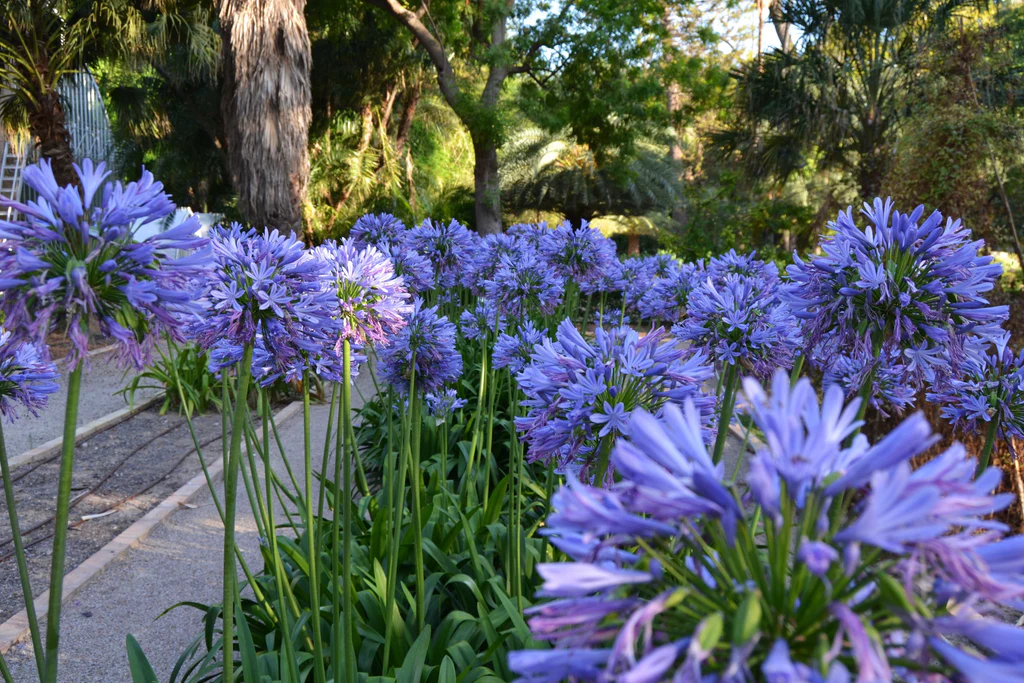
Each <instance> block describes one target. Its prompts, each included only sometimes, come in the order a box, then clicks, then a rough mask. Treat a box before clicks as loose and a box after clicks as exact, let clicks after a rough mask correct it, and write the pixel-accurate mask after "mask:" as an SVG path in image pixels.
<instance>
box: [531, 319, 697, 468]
mask: <svg viewBox="0 0 1024 683" xmlns="http://www.w3.org/2000/svg"><path fill="white" fill-rule="evenodd" d="M595 332H596V335H597V336H596V339H595V340H594V341H593V342H590V341H588V340H586V339H584V338H583V336H582V335H581V334H580V333H579V331H577V330H576V328H575V327H574V326H573V325H572V323H571V322H570V321H569V320H564V321H563V322H562V323H561V324H560V325H559V326H558V332H557V334H556V339H555V340H554V341H552V340H549V339H544V340H543V341H542V342H541V343H540V344H538V345H537V346H536V347H535V348H534V352H533V354H532V356H531V360H530V364H529V365H528V366H527V367H525V368H524V369H523V371H522V372H520V373H519V375H518V376H517V381H518V382H519V388H520V389H521V390H522V391H523V394H524V395H525V396H526V400H524V401H523V405H524V406H526V407H527V408H529V412H528V414H527V415H526V416H525V417H519V418H516V426H517V427H518V429H519V430H520V431H521V432H523V433H524V438H525V439H526V440H527V441H528V442H529V444H530V448H529V453H528V456H529V457H530V458H531V459H532V460H544V461H547V460H551V459H552V458H554V459H555V460H557V461H558V464H559V467H560V468H562V469H565V470H568V471H571V470H573V469H576V468H578V467H581V466H582V467H586V468H592V467H593V466H594V465H595V464H596V461H597V459H598V457H599V455H600V450H601V444H602V443H604V442H606V441H607V442H608V443H609V444H610V443H611V441H612V440H614V438H615V437H617V436H618V435H621V434H626V433H628V432H629V424H630V419H629V418H630V416H631V415H632V414H633V412H634V411H636V410H637V409H645V410H649V411H654V412H657V411H659V410H660V409H661V408H662V406H664V405H666V404H668V403H675V404H682V402H683V401H684V400H685V399H687V398H693V399H694V400H696V402H697V405H698V406H699V407H700V409H701V411H702V415H703V418H704V419H705V420H706V419H708V418H710V412H711V409H712V406H713V404H714V399H713V398H712V397H710V396H707V395H705V394H704V393H703V389H702V385H703V383H704V381H705V380H707V379H708V378H709V377H710V376H711V374H712V369H711V367H710V366H709V365H708V364H707V363H706V362H705V359H704V357H703V356H702V355H700V354H696V355H692V356H691V357H689V358H684V356H685V355H686V354H685V353H684V351H683V350H682V349H681V348H680V347H679V346H678V344H677V343H676V342H674V341H671V340H667V339H666V337H667V335H666V334H665V331H664V330H661V329H659V330H655V331H653V332H651V333H650V334H648V335H647V336H645V337H640V335H639V334H637V332H636V331H635V330H632V329H630V328H628V327H620V328H613V329H612V330H610V331H606V330H604V329H602V328H598V329H597V330H596V331H595ZM591 474H592V473H591Z"/></svg>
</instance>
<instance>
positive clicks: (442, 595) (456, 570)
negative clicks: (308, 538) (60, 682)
mask: <svg viewBox="0 0 1024 683" xmlns="http://www.w3.org/2000/svg"><path fill="white" fill-rule="evenodd" d="M506 486H507V481H506V480H502V482H501V483H499V485H498V487H497V488H496V489H495V495H494V497H493V498H492V499H491V500H492V502H491V504H490V505H488V506H487V507H484V506H483V505H479V504H477V505H467V504H466V502H465V501H464V500H460V499H459V497H458V496H457V495H455V494H452V493H448V492H446V491H438V492H435V495H434V496H433V497H432V498H431V499H430V500H429V501H428V502H427V506H426V509H425V514H424V518H425V529H424V549H425V565H426V583H425V585H426V588H427V591H428V595H427V596H426V599H425V600H424V604H425V605H426V610H427V613H426V627H425V629H424V630H423V631H420V632H418V633H417V629H416V614H415V601H414V600H413V595H412V591H413V590H415V587H414V586H413V580H412V579H413V575H414V568H413V539H412V534H410V533H406V534H405V535H404V536H403V539H402V544H401V547H400V550H399V572H398V576H399V577H403V578H402V586H401V587H400V588H399V592H398V595H399V601H398V603H397V604H396V610H395V612H394V613H393V615H392V617H391V619H392V620H393V627H394V634H393V638H394V641H393V642H394V643H396V645H395V649H394V650H393V652H392V656H391V659H392V666H390V667H389V668H388V670H387V671H383V670H382V663H381V662H382V659H381V658H382V652H383V642H384V638H385V627H386V621H387V618H386V595H387V586H386V581H387V579H386V576H385V566H386V565H385V564H384V563H385V559H384V558H386V556H387V554H388V550H387V548H386V544H387V537H386V534H385V531H384V525H385V524H386V519H387V514H386V513H385V512H384V507H383V506H384V505H385V504H386V503H385V500H384V498H385V496H384V494H383V493H378V494H377V495H375V496H373V497H368V498H363V499H362V500H361V501H360V502H359V504H358V509H357V510H355V511H354V515H353V518H354V519H355V520H356V521H357V523H358V530H357V532H356V536H355V540H356V543H355V545H354V554H353V558H352V559H353V566H354V567H355V568H356V572H357V573H356V576H355V577H354V585H353V586H352V589H353V590H354V591H355V594H356V600H355V605H356V615H355V618H356V625H357V631H358V634H359V636H358V638H359V645H358V647H357V650H356V651H357V656H358V664H357V669H358V671H359V672H360V673H365V674H368V675H369V676H370V677H371V678H373V677H377V676H380V677H381V678H380V679H378V680H382V681H435V680H438V681H439V680H441V679H442V676H444V675H448V674H445V671H448V670H450V668H451V667H452V666H454V668H455V670H456V671H458V673H459V680H461V681H501V680H509V678H510V672H509V670H508V665H507V657H508V652H509V651H511V650H516V649H522V648H523V647H525V646H527V645H530V644H532V640H531V639H530V636H529V630H528V628H527V627H526V624H525V622H524V621H523V618H522V616H521V614H520V610H521V608H522V607H525V606H528V603H526V602H525V601H524V602H523V603H522V604H517V603H516V602H515V601H514V600H513V599H512V598H510V597H509V589H508V586H507V577H506V575H505V573H504V570H503V566H504V562H505V557H504V556H505V553H506V546H507V542H508V539H507V523H506V521H507V520H504V518H503V515H502V505H503V503H504V500H505V497H504V495H499V493H500V492H501V491H504V490H505V488H506ZM327 487H328V491H329V493H328V502H329V503H331V504H332V506H333V502H334V495H333V494H334V492H336V488H335V486H334V485H333V483H332V482H327ZM541 494H542V492H541ZM531 507H532V508H533V510H532V515H531V516H532V517H534V518H535V517H537V516H538V515H539V514H540V512H541V511H542V509H543V500H542V499H540V500H538V499H535V500H534V501H533V502H532V505H531ZM368 520H369V521H368ZM295 531H297V532H298V533H297V535H295V536H292V535H290V534H287V535H286V534H281V535H279V536H278V543H279V544H280V547H281V548H282V560H283V562H282V566H281V571H283V572H284V575H283V577H282V578H283V579H284V585H286V586H289V588H288V596H287V598H288V600H287V601H288V602H292V604H294V605H296V606H297V607H298V609H299V612H298V613H297V614H292V615H291V617H290V619H291V622H290V623H291V624H292V625H293V631H292V637H291V647H292V648H293V650H294V651H295V652H296V653H298V654H297V658H298V661H299V662H300V672H304V671H306V669H307V668H308V666H309V658H310V657H311V654H310V652H309V650H308V642H307V639H306V637H305V635H304V633H305V628H304V626H303V625H304V624H308V622H309V620H310V619H312V618H313V615H312V614H311V613H310V612H309V606H310V605H311V604H312V601H311V599H310V595H309V587H310V585H311V582H310V580H309V575H308V571H309V564H308V562H307V561H306V558H305V555H304V551H303V548H304V547H305V545H306V542H305V540H304V539H305V535H304V534H305V531H304V530H302V529H300V528H296V529H295ZM317 532H318V534H319V538H320V540H319V546H318V547H319V548H320V549H321V552H322V553H323V554H325V556H330V554H331V553H332V552H335V551H334V550H333V547H332V545H331V534H330V523H329V520H318V527H317ZM541 543H542V542H541V541H540V540H539V539H527V541H526V564H525V565H524V567H525V572H526V576H527V577H535V578H536V573H535V572H534V571H533V564H534V563H535V562H536V561H537V560H538V559H539V557H540V552H541ZM263 552H264V561H265V567H266V568H265V569H264V571H263V572H262V573H261V574H259V575H258V576H257V577H256V581H257V583H258V584H259V588H260V593H261V594H262V595H263V599H262V600H251V599H243V600H242V602H241V613H240V617H242V618H240V619H239V620H238V626H239V628H238V632H237V633H236V634H235V647H236V650H235V656H237V657H239V661H240V664H241V666H242V668H243V670H247V671H246V673H245V680H247V681H249V680H253V681H256V680H262V677H269V680H271V681H279V680H286V679H285V678H284V671H286V669H287V667H286V666H285V665H284V663H283V660H282V658H283V656H284V651H283V646H282V643H281V641H280V630H279V622H278V618H277V616H276V615H275V613H274V607H276V606H277V605H279V604H281V602H280V596H279V595H278V585H279V584H278V581H277V577H276V576H275V575H274V573H273V571H272V569H271V568H272V567H274V566H275V562H274V559H273V558H272V557H270V555H269V553H270V549H269V547H267V546H266V545H264V546H263ZM319 566H320V567H321V568H322V569H324V570H326V571H325V572H324V574H323V575H322V576H321V577H320V581H319V586H320V605H321V615H322V616H321V618H322V620H323V624H322V628H321V631H322V632H323V633H324V634H327V635H328V637H329V638H330V637H336V634H337V629H338V628H339V626H338V625H337V624H332V623H331V622H330V618H331V617H330V615H331V612H332V611H331V605H332V603H333V602H334V601H340V600H341V595H340V593H339V590H340V588H341V587H340V586H339V582H338V581H336V580H335V578H334V577H332V576H331V575H330V566H331V562H330V561H329V557H325V558H324V560H323V561H321V562H320V563H319ZM534 587H535V586H534ZM526 592H527V593H532V592H533V588H529V587H528V590H527V591H526ZM183 605H184V606H188V607H192V608H195V609H198V610H200V611H202V612H203V613H204V614H205V615H206V622H207V629H206V631H205V632H204V633H203V634H201V635H199V636H197V638H196V639H195V641H193V643H192V644H191V645H190V646H189V648H188V649H187V650H186V651H185V652H184V653H183V655H182V656H181V658H180V659H179V661H178V663H177V665H176V666H175V675H173V676H172V677H171V679H170V681H171V683H178V682H179V681H181V682H182V683H184V682H185V681H189V682H193V681H216V680H219V679H218V678H217V675H218V673H219V657H220V653H221V651H222V647H223V645H222V639H221V638H220V637H218V636H217V634H216V631H215V630H214V628H213V624H214V623H215V621H216V618H217V616H218V615H219V608H218V607H217V606H216V605H203V604H199V603H184V604H183ZM204 647H205V652H203V653H201V652H200V649H201V648H204ZM324 649H325V651H327V652H330V651H332V650H331V647H330V643H329V642H327V643H325V648H324ZM249 669H251V670H253V671H257V672H258V673H257V674H256V675H255V676H250V673H249V672H248V670H249ZM332 670H336V669H333V667H332V669H329V670H328V677H330V676H331V675H332V674H331V671H332Z"/></svg>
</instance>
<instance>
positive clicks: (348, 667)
mask: <svg viewBox="0 0 1024 683" xmlns="http://www.w3.org/2000/svg"><path fill="white" fill-rule="evenodd" d="M341 362H342V366H343V371H342V372H343V376H342V384H341V412H340V417H341V422H342V424H340V425H338V428H339V429H343V430H344V433H345V438H344V445H346V446H348V447H347V448H345V450H344V452H343V453H339V454H338V457H339V458H344V460H343V461H342V469H343V474H342V484H341V485H342V491H341V505H342V524H343V525H344V527H345V529H344V541H343V543H344V545H343V546H342V558H341V560H342V568H341V576H342V579H341V580H342V586H341V590H342V591H343V593H342V612H343V614H342V622H341V634H342V635H341V639H342V642H343V643H344V647H345V683H355V681H356V654H355V619H354V614H353V612H354V610H355V607H354V605H353V603H352V524H353V521H352V464H353V463H352V461H353V460H357V461H358V458H359V454H358V453H357V452H356V444H355V440H354V439H353V438H352V346H351V345H350V343H349V341H348V339H346V340H344V342H343V346H342V361H341ZM337 517H338V510H337V507H335V510H334V518H335V519H337ZM335 548H337V546H335ZM334 554H335V555H337V550H335V553H334ZM335 602H337V600H335Z"/></svg>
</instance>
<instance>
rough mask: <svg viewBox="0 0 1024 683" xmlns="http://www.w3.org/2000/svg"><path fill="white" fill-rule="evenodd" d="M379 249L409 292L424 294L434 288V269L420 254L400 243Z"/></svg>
mask: <svg viewBox="0 0 1024 683" xmlns="http://www.w3.org/2000/svg"><path fill="white" fill-rule="evenodd" d="M379 249H380V251H381V253H382V254H384V256H386V257H387V258H388V259H389V260H390V261H391V265H392V266H393V267H394V269H395V275H397V276H399V277H401V278H402V282H403V283H404V284H405V287H406V289H408V290H409V291H410V292H416V293H418V292H425V291H427V290H429V289H431V288H433V286H434V269H433V268H432V267H431V265H430V261H428V260H427V259H426V258H425V257H424V256H423V255H422V254H420V253H419V252H418V251H416V250H415V249H413V248H411V247H408V246H405V245H404V243H402V242H397V243H395V244H391V245H388V244H381V245H379Z"/></svg>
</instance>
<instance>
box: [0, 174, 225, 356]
mask: <svg viewBox="0 0 1024 683" xmlns="http://www.w3.org/2000/svg"><path fill="white" fill-rule="evenodd" d="M75 171H76V173H77V174H78V178H79V183H80V186H79V187H76V186H74V185H68V186H66V187H60V186H59V185H58V184H57V181H56V179H55V178H54V176H53V171H52V169H51V166H50V161H49V160H47V159H44V160H42V161H40V162H39V163H37V164H33V165H31V166H29V167H28V168H26V169H25V172H24V182H25V184H26V185H27V186H28V187H30V188H31V189H33V190H35V191H36V192H37V193H38V197H37V198H36V199H34V200H30V201H29V202H27V203H24V204H23V203H21V202H17V201H12V200H9V199H6V198H3V197H0V207H10V208H13V209H14V210H15V211H16V212H18V213H19V214H21V216H22V218H21V219H20V220H17V221H0V238H2V239H3V240H5V243H4V248H3V250H0V272H2V277H0V291H3V293H4V296H3V312H4V316H5V324H6V325H7V326H8V328H9V329H10V330H12V331H13V332H14V333H15V334H16V336H21V335H27V336H28V337H29V338H31V339H33V340H34V341H35V342H36V343H37V344H40V345H41V344H44V343H45V341H46V337H47V335H48V334H49V333H50V332H51V330H52V329H53V327H54V326H61V327H63V328H64V329H66V330H67V333H68V336H69V337H70V339H71V351H70V353H69V354H68V361H69V365H70V367H72V368H74V367H76V366H77V365H78V364H79V363H80V362H82V361H83V360H85V359H86V358H87V354H88V351H89V334H88V329H89V324H90V322H93V323H96V324H97V325H98V326H99V329H100V331H101V332H103V333H104V334H105V335H107V336H109V337H111V338H113V339H114V340H115V341H116V342H117V345H118V356H119V359H120V360H121V361H122V362H123V363H126V364H132V365H134V366H135V367H137V368H141V367H142V366H143V365H144V364H145V363H146V362H147V361H148V359H149V354H150V351H151V350H152V347H153V344H154V342H155V340H156V338H157V337H158V336H159V335H160V334H162V333H166V334H169V335H171V337H172V338H174V339H175V340H177V341H181V340H182V339H183V338H182V335H181V328H182V326H183V325H184V323H185V322H186V321H187V320H188V319H189V318H190V317H194V315H195V313H196V311H197V310H198V309H197V307H196V306H195V304H194V303H193V301H194V298H195V297H194V294H193V292H192V289H193V278H197V277H200V276H201V274H202V273H203V272H204V270H205V268H206V267H207V265H208V263H209V258H210V254H209V251H208V250H205V249H203V247H205V246H206V243H207V240H206V239H203V238H199V237H196V236H195V234H194V233H195V231H196V230H197V229H198V228H199V221H198V220H197V219H196V218H195V217H194V216H193V217H190V218H188V219H186V220H185V221H184V222H182V223H181V224H179V225H178V226H176V227H174V228H172V229H170V230H168V231H166V232H162V233H157V234H156V235H153V236H152V237H148V238H146V239H145V240H142V241H139V242H137V241H135V231H136V229H137V228H138V226H140V225H143V224H146V223H150V222H153V221H158V220H161V219H163V218H165V217H166V216H168V215H170V214H171V213H173V212H174V209H175V207H174V203H173V202H172V201H171V198H170V196H168V195H167V194H166V193H165V192H164V191H163V185H162V184H160V183H159V182H156V181H155V180H154V179H153V175H152V174H151V173H149V172H148V171H146V170H145V169H143V171H142V176H141V177H140V178H139V180H138V181H135V182H131V183H128V184H127V185H122V184H121V183H120V182H117V183H111V182H105V181H106V178H107V177H108V176H109V175H110V173H109V172H107V171H106V170H105V165H104V164H99V165H98V166H93V163H92V162H91V161H89V160H88V159H86V160H84V161H83V162H82V165H81V166H77V165H76V166H75ZM196 249H198V250H199V251H197V252H195V253H192V254H189V255H185V256H180V257H175V256H173V254H174V251H175V250H178V251H193V250H196Z"/></svg>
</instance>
